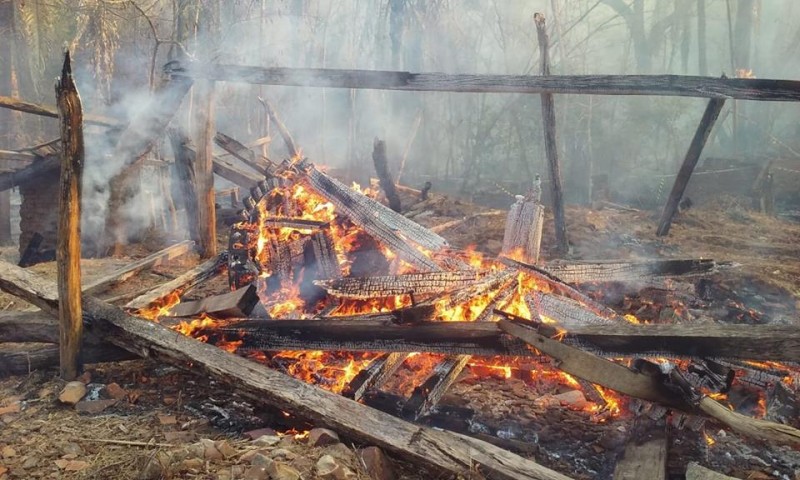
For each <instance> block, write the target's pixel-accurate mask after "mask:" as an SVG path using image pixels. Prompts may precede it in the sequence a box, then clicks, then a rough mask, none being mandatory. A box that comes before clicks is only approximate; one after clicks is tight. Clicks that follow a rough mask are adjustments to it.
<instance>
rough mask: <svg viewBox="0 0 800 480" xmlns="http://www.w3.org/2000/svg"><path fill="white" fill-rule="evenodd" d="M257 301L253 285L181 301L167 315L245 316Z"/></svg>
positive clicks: (256, 293)
mask: <svg viewBox="0 0 800 480" xmlns="http://www.w3.org/2000/svg"><path fill="white" fill-rule="evenodd" d="M257 303H259V298H258V292H257V289H256V286H255V285H248V286H246V287H243V288H240V289H238V290H234V291H232V292H228V293H223V294H220V295H212V296H210V297H205V298H203V299H201V300H195V301H191V302H181V303H179V304H177V305H175V306H174V307H173V308H172V309H170V311H169V313H168V314H167V316H168V317H194V316H197V315H200V314H201V313H205V314H208V315H211V316H212V317H215V318H230V317H239V318H241V317H247V316H248V315H250V313H251V312H252V311H253V309H254V308H255V306H256V304H257Z"/></svg>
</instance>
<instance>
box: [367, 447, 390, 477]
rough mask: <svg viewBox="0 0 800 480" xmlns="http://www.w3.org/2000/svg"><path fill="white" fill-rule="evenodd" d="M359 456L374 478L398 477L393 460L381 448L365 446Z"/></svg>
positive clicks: (370, 475) (368, 472)
mask: <svg viewBox="0 0 800 480" xmlns="http://www.w3.org/2000/svg"><path fill="white" fill-rule="evenodd" d="M359 456H360V457H361V461H362V462H363V463H364V466H365V467H366V470H367V474H368V475H369V478H371V479H372V480H394V479H395V478H396V477H395V474H394V469H393V468H392V463H391V461H390V460H389V459H388V458H387V457H386V455H384V453H383V450H381V449H380V448H378V447H367V448H364V449H362V450H361V451H360V452H359Z"/></svg>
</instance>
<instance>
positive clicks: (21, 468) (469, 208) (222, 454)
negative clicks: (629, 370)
mask: <svg viewBox="0 0 800 480" xmlns="http://www.w3.org/2000/svg"><path fill="white" fill-rule="evenodd" d="M404 199H405V202H406V204H408V205H411V206H410V207H409V208H408V209H409V210H410V211H411V214H410V216H411V217H412V218H414V220H415V221H418V222H419V223H421V224H423V225H426V226H434V225H441V224H443V223H446V222H452V221H454V220H458V219H460V218H463V217H465V216H470V215H473V214H475V213H478V212H486V211H488V209H485V208H481V207H476V206H474V205H469V204H466V203H463V202H460V201H455V200H452V199H449V198H446V197H443V196H440V195H435V194H434V195H433V196H432V197H431V198H430V199H429V200H427V201H425V202H415V201H414V200H412V199H413V195H411V194H409V193H408V192H406V193H404ZM510 202H511V201H510ZM510 202H509V203H510ZM566 216H567V219H568V232H569V236H570V243H571V251H570V255H569V258H571V259H580V260H591V259H602V260H609V259H644V258H662V257H667V258H689V257H703V258H714V259H716V260H719V261H729V262H733V263H734V264H736V265H735V266H734V267H732V268H730V269H727V270H725V271H724V274H723V275H724V276H725V278H726V279H727V281H729V282H732V283H733V284H735V285H736V286H738V288H752V287H753V286H754V285H755V286H757V287H758V290H759V291H761V292H764V291H767V292H771V293H772V294H773V296H774V297H775V298H780V299H782V301H783V302H785V303H786V306H787V307H788V308H790V309H791V311H792V312H794V313H796V310H797V309H798V308H800V241H799V240H800V224H797V223H789V222H788V221H780V220H777V219H774V218H770V217H767V216H764V215H761V214H757V213H752V212H750V211H747V210H745V209H744V208H741V207H739V206H738V205H737V204H736V202H735V201H733V200H728V201H720V202H719V203H718V204H715V205H706V206H703V207H700V208H694V209H691V210H689V211H687V212H683V213H682V214H680V216H679V217H678V218H677V219H676V221H675V223H674V224H673V227H672V231H671V232H670V234H669V236H667V237H663V238H659V237H656V236H655V227H656V222H657V213H654V212H649V211H635V210H620V209H615V208H603V209H595V210H592V209H589V208H585V207H569V208H568V209H567V215H566ZM504 220H505V216H504V214H503V213H502V212H498V213H496V214H491V215H485V216H480V217H476V218H474V219H472V220H469V221H467V222H464V223H462V224H460V225H457V226H455V227H452V228H448V229H446V230H444V231H443V232H442V235H443V236H445V237H446V238H447V239H448V240H449V241H450V242H451V243H452V244H453V245H454V246H456V247H467V246H475V248H477V249H478V250H480V251H484V252H486V253H489V254H497V253H498V252H499V250H500V247H501V242H502V235H503V223H504ZM548 220H549V219H548ZM547 225H548V226H549V225H550V223H549V221H548V224H547ZM550 231H551V230H547V232H548V233H546V234H545V238H544V246H543V251H544V252H545V255H547V253H546V252H547V251H548V250H549V248H550V246H552V245H553V238H552V235H551V234H550V233H549V232H550ZM219 239H220V248H225V245H226V244H227V230H226V229H224V228H221V229H220V232H219ZM160 247H161V245H158V242H155V243H153V244H148V245H144V246H134V247H131V248H130V249H129V250H128V251H127V252H126V254H127V255H128V256H127V257H125V258H111V259H102V260H84V261H83V262H82V265H83V272H84V277H85V279H86V280H87V281H91V279H92V278H96V277H97V276H99V275H101V274H105V273H107V272H109V271H111V270H112V269H115V268H119V267H121V266H124V265H126V264H127V263H129V262H130V261H132V260H133V259H136V258H141V257H142V256H144V255H146V254H148V253H150V252H152V251H155V250H157V249H158V248H160ZM16 257H17V253H16V249H8V248H7V249H4V250H2V252H0V258H2V259H3V260H8V261H12V262H15V261H16ZM197 262H198V259H197V258H196V257H195V256H192V255H188V256H185V257H183V258H181V259H177V260H175V261H172V262H170V263H169V264H166V265H161V266H158V267H156V268H154V269H152V270H151V271H148V272H144V273H142V274H140V275H138V276H136V277H134V278H133V279H130V280H128V281H126V282H124V283H123V284H121V285H118V286H116V287H114V288H112V289H110V290H108V291H107V292H104V293H103V294H102V295H101V297H102V298H106V299H113V298H114V297H119V296H121V295H125V294H133V293H136V292H142V291H144V290H146V289H147V288H149V287H152V286H154V285H157V284H159V283H163V282H164V281H166V280H167V279H170V278H174V277H175V276H177V275H178V274H180V273H182V272H183V271H185V270H186V269H188V268H190V267H191V266H193V265H196V264H197ZM31 270H32V271H33V272H36V273H38V274H41V275H44V276H47V277H49V278H55V264H54V263H53V262H50V263H46V264H40V265H36V266H34V267H31ZM225 288H226V279H225V278H224V277H222V278H218V279H215V281H214V282H209V284H207V285H203V286H202V288H201V289H200V290H199V291H195V292H193V294H192V296H202V295H203V294H204V293H206V292H208V293H211V292H220V291H223V290H224V289H225ZM29 308H31V307H30V306H29V305H26V304H25V303H24V302H22V301H20V300H18V299H16V298H15V297H12V296H10V295H7V294H3V293H0V311H2V310H10V311H18V310H25V309H29ZM792 317H793V318H792V320H793V321H796V315H792ZM86 371H87V374H86V376H85V377H84V378H83V380H84V382H85V383H86V384H87V385H86V387H87V390H88V392H89V393H88V394H87V398H90V399H92V400H102V399H109V398H111V397H110V393H109V388H110V387H109V385H110V384H112V383H113V384H117V385H118V386H119V387H120V388H121V390H122V391H123V392H124V394H120V396H119V399H118V400H116V401H114V400H113V399H111V401H109V402H106V403H105V404H103V405H104V408H102V409H101V410H100V411H78V410H76V409H75V408H74V407H70V406H66V405H63V404H61V403H59V402H58V401H57V400H56V397H57V395H58V392H59V391H60V390H61V388H62V386H63V383H62V382H61V381H60V380H58V379H57V378H56V377H55V375H54V373H53V372H31V373H30V374H29V375H27V376H19V377H10V378H5V379H0V480H7V479H26V478H47V479H50V478H63V479H73V478H74V479H106V478H120V479H138V478H192V479H201V478H202V479H234V478H253V479H256V478H270V477H269V476H268V475H270V473H269V472H267V473H265V469H266V468H270V469H272V470H275V469H278V468H279V467H280V468H284V466H286V467H289V468H290V469H291V470H292V471H294V472H297V473H298V474H299V475H301V476H302V478H318V476H317V472H318V469H319V466H318V465H317V464H318V462H320V459H321V458H323V457H324V456H325V455H329V456H331V457H332V458H333V459H334V460H335V462H336V463H337V464H339V466H340V467H342V468H343V469H345V470H346V471H347V472H350V473H348V476H347V478H354V479H362V478H363V479H366V478H370V474H369V473H368V472H367V467H366V466H365V462H363V461H362V460H361V458H360V457H358V456H357V451H359V449H360V448H362V447H367V446H366V445H353V444H351V443H349V442H348V441H347V439H342V440H343V443H338V442H333V443H332V444H330V445H326V446H322V445H320V446H314V445H311V444H310V442H309V440H308V439H307V438H302V436H297V435H296V434H295V432H298V431H305V430H308V429H310V428H312V427H313V425H305V424H303V423H302V422H300V421H299V420H295V419H293V418H291V417H290V416H288V417H287V414H285V413H283V412H279V411H273V410H270V409H265V408H258V407H252V406H250V405H249V404H248V403H247V402H245V401H244V400H243V399H241V398H238V397H237V396H236V395H235V394H232V393H230V391H229V389H226V388H223V387H222V386H221V385H218V384H216V383H215V382H214V381H211V380H209V379H205V378H197V377H195V376H192V375H189V374H186V373H183V372H181V371H178V370H176V369H173V368H172V367H169V366H164V365H158V364H156V363H154V362H152V361H146V360H137V361H131V362H120V363H116V364H101V365H89V366H87V368H86ZM94 407H96V408H100V406H99V405H98V404H93V405H92V406H90V408H94ZM265 428H266V429H272V430H264V431H262V432H259V433H264V432H266V434H267V436H268V437H277V440H274V439H273V440H266V441H263V442H262V443H261V444H259V445H257V444H256V443H255V442H254V441H253V440H251V439H250V438H249V437H248V436H247V435H246V434H245V433H244V432H246V431H250V430H257V429H265ZM256 435H257V434H253V436H256ZM296 437H297V438H296ZM212 441H213V442H212ZM210 442H211V443H210ZM270 442H275V443H270ZM212 445H213V446H212ZM209 451H211V453H212V454H209ZM214 451H216V452H217V453H213V452H214ZM254 452H255V453H254ZM534 458H535V455H534ZM259 462H261V463H259ZM267 466H268V467H267ZM391 468H392V470H393V471H394V472H395V474H396V475H397V478H402V479H409V480H410V479H427V478H435V477H431V476H430V475H427V474H425V473H424V472H423V473H421V472H419V471H418V469H417V468H416V467H414V466H410V465H404V464H403V463H401V462H398V461H397V460H396V459H392V460H391ZM764 470H765V471H768V470H769V469H767V468H765V469H764ZM284 473H285V472H284ZM290 474H292V473H291V472H289V473H287V475H290ZM259 475H260V476H259ZM275 475H277V474H275ZM275 475H273V477H272V478H278V477H276V476H275ZM283 478H293V477H291V476H287V477H283ZM752 478H769V476H766V477H752Z"/></svg>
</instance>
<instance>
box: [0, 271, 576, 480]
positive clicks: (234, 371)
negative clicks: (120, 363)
mask: <svg viewBox="0 0 800 480" xmlns="http://www.w3.org/2000/svg"><path fill="white" fill-rule="evenodd" d="M0 287H1V288H3V289H4V290H6V291H9V292H10V293H13V294H15V295H19V296H21V297H22V298H23V299H24V300H26V301H28V302H31V303H33V304H35V305H37V306H39V307H40V308H42V309H43V310H45V311H47V312H50V313H55V312H56V310H57V308H58V307H57V304H58V296H57V292H56V288H55V285H54V284H53V283H52V282H48V281H47V280H44V279H42V278H41V277H38V276H35V275H33V274H31V273H30V272H28V271H26V270H24V269H21V268H19V267H15V266H14V265H11V264H9V263H6V262H0ZM83 304H84V315H85V318H86V319H87V320H88V321H89V323H90V325H91V331H92V332H94V333H95V334H96V335H98V336H100V337H103V338H105V339H107V340H108V341H109V342H111V343H113V344H115V345H117V346H119V347H122V348H124V349H125V350H128V351H130V352H132V353H135V354H137V355H141V356H145V357H149V358H155V359H157V360H159V361H161V362H164V363H169V364H172V365H175V366H178V367H180V368H188V369H190V370H192V371H195V372H198V373H200V374H202V375H204V376H210V377H212V378H215V379H217V380H219V381H222V382H225V383H227V384H229V385H230V386H231V387H232V388H234V389H235V390H237V391H239V392H240V393H242V394H244V395H246V396H247V397H249V398H251V399H253V400H254V401H257V402H259V403H262V404H268V405H271V406H274V407H276V408H280V409H282V410H286V411H288V412H290V413H292V414H294V415H297V416H298V417H301V418H305V419H307V420H309V421H311V422H314V423H316V424H318V425H321V426H327V427H329V428H332V429H334V430H336V431H338V432H340V433H341V434H343V435H345V436H347V437H349V438H352V439H354V440H356V441H359V442H363V443H366V444H370V445H376V446H379V447H381V448H384V449H385V450H387V451H389V452H390V453H393V454H395V455H397V456H398V457H400V458H402V459H404V460H406V461H408V462H411V463H414V464H416V465H419V466H421V467H424V468H427V469H430V470H432V471H434V472H436V473H438V474H446V475H460V474H466V473H468V472H470V471H474V470H475V469H479V470H480V471H481V472H482V473H483V474H484V475H485V476H487V477H489V478H494V479H498V480H523V479H537V480H566V479H568V477H566V476H564V475H561V474H560V473H558V472H555V471H553V470H550V469H547V468H545V467H543V466H541V465H539V464H537V463H535V462H533V461H532V460H527V459H524V458H522V457H520V456H518V455H515V454H512V453H510V452H508V451H506V450H502V449H500V448H497V447H495V446H493V445H490V444H488V443H486V442H483V441H480V440H475V439H469V438H465V437H456V436H455V435H453V434H450V433H447V432H444V431H439V430H435V429H432V428H427V427H421V426H417V425H413V424H411V423H408V422H405V421H403V420H400V419H398V418H396V417H393V416H391V415H388V414H385V413H383V412H380V411H378V410H375V409H372V408H370V407H366V406H364V405H361V404H359V403H358V402H355V401H353V400H350V399H347V398H345V397H342V396H341V395H337V394H335V393H332V392H328V391H326V390H323V389H321V388H319V387H315V386H313V385H309V384H307V383H304V382H302V381H300V380H297V379H295V378H292V377H290V376H288V375H285V374H283V373H281V372H278V371H275V370H272V369H270V368H268V367H266V366H264V365H260V364H258V363H255V362H252V361H249V360H247V359H244V358H241V357H237V356H236V355H233V354H230V353H228V352H225V351H223V350H221V349H219V348H216V347H214V346H213V345H208V344H205V343H201V342H199V341H197V340H195V339H192V338H189V337H185V336H183V335H179V334H176V333H175V332H173V331H171V330H169V329H167V328H166V327H164V326H162V325H159V324H157V323H153V322H150V321H147V320H143V319H141V318H137V317H133V316H131V315H128V314H126V313H125V312H124V311H123V310H121V309H119V308H117V307H115V306H113V305H110V304H108V303H105V302H102V301H100V300H98V299H96V298H94V297H90V296H84V297H83Z"/></svg>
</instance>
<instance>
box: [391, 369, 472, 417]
mask: <svg viewBox="0 0 800 480" xmlns="http://www.w3.org/2000/svg"><path fill="white" fill-rule="evenodd" d="M471 358H472V356H471V355H456V356H450V357H447V358H445V359H444V360H443V361H441V362H439V363H438V364H437V365H436V367H434V369H433V373H432V374H431V376H430V377H428V378H427V379H426V380H425V382H424V383H423V384H422V385H420V386H418V387H416V388H414V391H413V392H412V394H411V397H409V399H408V400H407V401H406V402H405V404H403V408H402V410H401V412H402V415H403V418H406V419H407V420H417V419H418V418H420V417H421V416H423V415H425V414H426V413H428V412H429V411H430V410H431V409H432V408H433V407H435V406H436V404H437V403H439V400H440V399H441V398H442V396H444V394H445V393H446V392H447V389H448V388H450V386H451V385H453V383H455V381H456V379H457V378H458V376H459V375H461V372H462V371H463V370H464V367H466V366H467V363H468V362H469V361H470V359H471Z"/></svg>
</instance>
